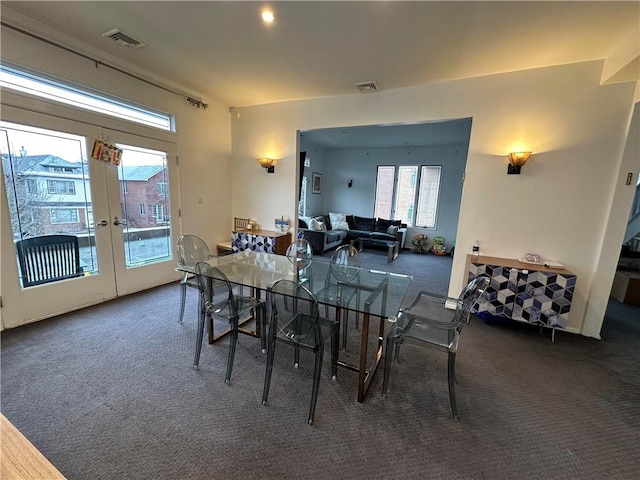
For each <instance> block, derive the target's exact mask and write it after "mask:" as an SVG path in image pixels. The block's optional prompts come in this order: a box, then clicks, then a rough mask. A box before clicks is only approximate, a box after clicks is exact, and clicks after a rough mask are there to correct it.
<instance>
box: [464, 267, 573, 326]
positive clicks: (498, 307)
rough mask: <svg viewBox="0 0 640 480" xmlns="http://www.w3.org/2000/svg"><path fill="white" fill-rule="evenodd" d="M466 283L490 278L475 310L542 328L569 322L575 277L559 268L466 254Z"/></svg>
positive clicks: (563, 324) (564, 324)
mask: <svg viewBox="0 0 640 480" xmlns="http://www.w3.org/2000/svg"><path fill="white" fill-rule="evenodd" d="M467 264H468V266H469V268H468V273H469V280H473V279H474V278H476V277H478V276H487V277H489V278H491V283H490V285H489V288H487V291H486V292H485V294H484V295H483V296H482V298H481V300H480V302H479V303H478V304H477V307H476V309H475V312H476V313H483V312H486V313H488V314H489V315H492V316H496V317H504V318H510V319H512V320H518V321H522V322H528V323H533V324H536V325H541V326H544V327H551V328H564V327H566V325H567V321H568V319H569V311H570V310H571V301H572V300H573V293H574V290H575V286H576V276H575V274H573V273H571V272H570V271H568V270H565V269H561V268H548V267H545V266H544V265H535V264H526V263H521V262H519V261H518V260H513V259H508V258H497V257H486V256H478V257H473V256H472V255H467Z"/></svg>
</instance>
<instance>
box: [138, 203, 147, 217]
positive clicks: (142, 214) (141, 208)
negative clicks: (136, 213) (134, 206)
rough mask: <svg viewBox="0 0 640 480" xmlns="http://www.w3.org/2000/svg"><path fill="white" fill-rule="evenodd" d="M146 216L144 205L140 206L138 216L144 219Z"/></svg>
mask: <svg viewBox="0 0 640 480" xmlns="http://www.w3.org/2000/svg"><path fill="white" fill-rule="evenodd" d="M146 214H147V206H146V205H145V204H144V203H141V204H140V216H141V217H144V216H145V215H146Z"/></svg>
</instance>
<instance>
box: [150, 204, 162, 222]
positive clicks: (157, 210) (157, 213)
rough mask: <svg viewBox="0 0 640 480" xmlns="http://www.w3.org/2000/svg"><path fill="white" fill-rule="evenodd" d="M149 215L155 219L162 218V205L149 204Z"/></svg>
mask: <svg viewBox="0 0 640 480" xmlns="http://www.w3.org/2000/svg"><path fill="white" fill-rule="evenodd" d="M151 216H152V217H153V218H155V219H156V220H160V221H161V220H164V205H162V204H158V205H151Z"/></svg>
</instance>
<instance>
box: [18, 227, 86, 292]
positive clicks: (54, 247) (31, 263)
mask: <svg viewBox="0 0 640 480" xmlns="http://www.w3.org/2000/svg"><path fill="white" fill-rule="evenodd" d="M16 249H17V250H18V262H19V264H20V271H21V272H22V286H23V287H29V286H32V285H41V284H43V283H49V282H57V281H58V280H64V279H67V278H74V277H81V276H82V275H84V273H83V267H82V266H81V265H80V247H79V245H78V237H76V236H74V235H44V236H41V237H33V238H26V239H24V240H19V241H17V242H16Z"/></svg>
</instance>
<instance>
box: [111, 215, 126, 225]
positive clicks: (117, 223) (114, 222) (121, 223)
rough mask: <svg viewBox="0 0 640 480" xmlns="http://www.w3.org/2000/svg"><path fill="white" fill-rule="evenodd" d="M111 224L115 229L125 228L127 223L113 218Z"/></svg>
mask: <svg viewBox="0 0 640 480" xmlns="http://www.w3.org/2000/svg"><path fill="white" fill-rule="evenodd" d="M113 224H114V225H115V226H116V227H126V226H127V222H122V221H120V219H119V218H118V217H113Z"/></svg>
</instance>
